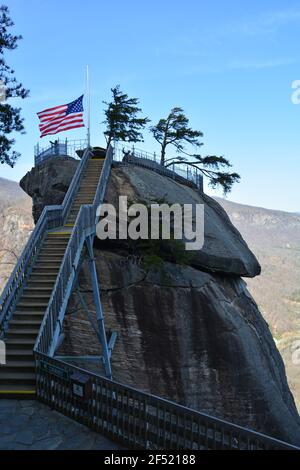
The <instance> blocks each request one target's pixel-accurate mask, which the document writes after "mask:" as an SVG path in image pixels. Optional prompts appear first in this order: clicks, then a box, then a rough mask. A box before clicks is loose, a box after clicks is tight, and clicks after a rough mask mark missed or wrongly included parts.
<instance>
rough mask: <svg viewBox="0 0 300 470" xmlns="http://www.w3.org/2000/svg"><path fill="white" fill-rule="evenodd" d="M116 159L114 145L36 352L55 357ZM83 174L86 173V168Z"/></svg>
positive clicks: (82, 216)
mask: <svg viewBox="0 0 300 470" xmlns="http://www.w3.org/2000/svg"><path fill="white" fill-rule="evenodd" d="M86 159H88V154H86V155H85V156H84V160H83V164H85V163H86ZM112 159H113V149H112V147H110V148H109V149H108V151H107V154H106V158H105V160H104V164H103V168H102V172H101V177H100V178H99V183H98V186H97V190H96V194H95V198H94V202H93V204H88V205H83V206H81V208H80V210H79V213H78V216H77V218H76V221H75V224H74V227H73V230H72V232H71V235H70V240H69V242H68V245H67V248H66V251H65V254H64V257H63V260H62V263H61V266H60V270H59V273H58V275H57V278H56V281H55V285H54V288H53V291H52V294H51V297H50V300H49V303H48V306H47V310H46V312H45V315H44V318H43V321H42V324H41V328H40V331H39V334H38V337H37V340H36V343H35V350H36V351H39V352H42V353H45V354H49V355H50V356H53V354H54V352H55V345H56V343H57V340H58V337H59V335H60V333H61V329H62V323H63V318H64V314H65V310H66V307H67V302H68V298H69V294H70V293H71V290H72V285H73V282H74V278H75V273H76V269H77V267H78V264H79V261H80V255H81V252H82V247H83V244H84V241H85V239H86V238H87V237H88V236H89V235H92V234H94V233H95V231H96V211H97V207H98V206H99V204H101V203H102V202H103V198H104V193H105V189H106V184H107V180H108V177H109V173H110V167H111V164H112ZM80 175H82V171H81V172H80ZM77 177H78V174H77V173H76V174H75V176H74V178H73V181H72V187H70V188H69V190H70V194H68V193H67V194H66V197H65V201H66V203H65V204H66V205H67V204H68V200H69V198H72V197H73V196H72V191H73V189H72V188H73V187H74V188H76V185H77V183H76V181H77ZM68 192H69V191H68Z"/></svg>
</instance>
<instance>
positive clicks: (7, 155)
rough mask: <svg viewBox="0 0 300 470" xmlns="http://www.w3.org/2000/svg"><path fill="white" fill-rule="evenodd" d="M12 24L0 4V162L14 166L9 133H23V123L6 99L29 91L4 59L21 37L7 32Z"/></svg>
mask: <svg viewBox="0 0 300 470" xmlns="http://www.w3.org/2000/svg"><path fill="white" fill-rule="evenodd" d="M13 25H14V23H13V21H12V20H11V18H10V16H9V10H8V8H7V7H6V6H4V5H2V6H0V86H1V92H0V162H1V163H3V164H4V163H6V164H7V165H10V166H11V167H13V166H14V164H15V162H16V160H17V159H18V157H19V156H20V154H19V153H18V152H16V151H15V150H13V149H12V147H13V146H14V144H15V139H14V138H10V137H9V135H10V134H11V133H12V132H21V133H23V134H24V125H23V119H22V117H21V109H20V108H16V107H13V106H12V105H11V104H9V103H8V101H7V100H9V101H10V99H11V98H26V96H28V93H29V91H28V90H26V89H25V88H24V87H23V85H22V84H21V83H19V82H18V81H17V80H16V78H15V76H14V73H15V72H14V70H13V69H12V68H11V67H10V66H9V65H7V63H6V61H5V52H6V51H7V50H12V49H16V47H17V43H18V41H19V40H20V39H21V38H22V37H21V36H15V35H13V34H11V33H10V32H9V30H10V28H11V27H12V26H13Z"/></svg>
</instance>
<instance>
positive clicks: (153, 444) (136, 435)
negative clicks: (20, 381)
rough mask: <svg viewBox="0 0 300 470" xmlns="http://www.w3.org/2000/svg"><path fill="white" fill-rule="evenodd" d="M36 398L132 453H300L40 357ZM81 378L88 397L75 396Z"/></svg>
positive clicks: (37, 354) (74, 367) (189, 410)
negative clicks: (223, 451)
mask: <svg viewBox="0 0 300 470" xmlns="http://www.w3.org/2000/svg"><path fill="white" fill-rule="evenodd" d="M35 359H36V372H37V382H36V383H37V397H38V399H39V400H41V401H42V402H44V403H46V404H47V405H49V406H51V408H53V409H55V410H57V411H59V412H61V413H63V414H64V415H66V416H69V417H70V418H72V419H74V420H76V421H78V422H80V423H82V424H85V425H86V426H89V427H90V428H91V429H93V430H94V431H98V432H101V433H102V434H105V435H107V436H108V437H110V438H111V439H112V440H114V441H119V442H120V443H121V444H123V445H125V446H126V447H129V448H134V449H164V450H168V449H176V450H180V449H183V450H203V449H223V450H228V449H231V450H272V449H284V450H299V448H297V447H295V446H293V445H290V444H287V443H285V442H282V441H280V440H277V439H274V438H271V437H268V436H266V435H264V434H261V433H258V432H255V431H251V430H249V429H247V428H243V427H241V426H237V425H234V424H232V423H229V422H227V421H224V420H221V419H218V418H213V417H211V416H209V415H207V414H205V413H201V412H198V411H195V410H192V409H190V408H186V407H184V406H181V405H178V404H176V403H174V402H171V401H168V400H165V399H163V398H160V397H157V396H154V395H151V394H149V393H145V392H141V391H138V390H135V389H134V388H132V387H128V386H126V385H123V384H120V383H118V382H116V381H113V380H109V379H106V378H104V377H102V376H99V375H96V374H94V373H92V372H88V371H86V370H84V369H81V368H79V367H76V366H73V365H71V364H68V363H66V362H64V361H61V360H58V359H53V358H49V357H47V356H46V355H43V354H40V353H36V354H35ZM78 374H80V377H81V379H84V382H85V387H86V388H85V391H84V392H83V394H81V395H79V396H78V395H76V393H75V391H74V387H73V384H74V381H75V377H77V376H78Z"/></svg>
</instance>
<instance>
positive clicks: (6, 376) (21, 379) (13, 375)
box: [0, 370, 35, 385]
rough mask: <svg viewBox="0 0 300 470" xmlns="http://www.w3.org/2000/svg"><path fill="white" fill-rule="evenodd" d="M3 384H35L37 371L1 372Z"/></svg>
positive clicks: (0, 382) (0, 380)
mask: <svg viewBox="0 0 300 470" xmlns="http://www.w3.org/2000/svg"><path fill="white" fill-rule="evenodd" d="M0 384H2V385H4V384H5V385H18V384H20V385H21V384H22V385H23V384H24V385H35V373H32V372H5V371H4V370H3V372H2V373H1V374H0Z"/></svg>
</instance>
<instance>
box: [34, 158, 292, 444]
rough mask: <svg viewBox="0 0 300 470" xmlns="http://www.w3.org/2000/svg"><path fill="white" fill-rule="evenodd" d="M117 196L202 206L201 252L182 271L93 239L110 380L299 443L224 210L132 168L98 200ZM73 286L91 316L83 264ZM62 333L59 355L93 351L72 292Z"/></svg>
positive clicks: (243, 250)
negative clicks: (108, 337)
mask: <svg viewBox="0 0 300 470" xmlns="http://www.w3.org/2000/svg"><path fill="white" fill-rule="evenodd" d="M72 171H73V168H72V169H71V170H70V173H72ZM27 184H28V185H29V187H30V177H29V176H28V180H27ZM48 191H50V189H49V190H48ZM49 194H50V193H49ZM119 195H127V196H128V199H129V200H130V201H133V202H141V201H144V202H146V203H151V202H153V201H155V202H157V200H161V199H164V200H166V201H168V202H170V203H172V202H179V203H189V202H191V203H196V202H204V204H205V245H204V249H203V250H201V251H200V252H198V253H197V254H196V257H193V259H192V262H191V264H190V265H185V266H181V265H179V264H176V263H169V262H166V261H164V262H163V263H162V264H161V265H159V266H150V267H149V266H148V267H146V266H145V264H143V261H141V260H140V259H136V258H134V257H132V256H131V255H130V253H129V252H128V251H127V246H126V244H125V243H124V244H120V243H117V242H114V241H111V242H109V243H104V242H101V241H99V240H97V239H96V241H95V257H96V262H97V269H98V276H99V283H100V287H101V295H102V303H103V309H104V312H105V320H106V328H107V332H108V334H109V331H112V330H114V331H117V333H118V339H117V343H116V346H115V349H114V352H113V356H112V366H113V374H114V378H115V379H116V380H118V381H121V382H124V383H126V384H130V385H133V386H134V387H136V388H139V389H143V390H146V391H149V392H151V393H154V394H157V395H160V396H164V397H166V398H169V399H172V400H176V401H178V402H180V403H183V404H185V405H188V406H191V407H193V408H196V409H198V410H200V411H204V412H207V413H210V414H211V415H214V416H218V417H220V418H224V419H227V420H230V421H232V422H234V423H236V424H240V425H244V426H248V427H250V428H252V429H256V430H258V431H261V432H264V433H266V434H269V435H272V436H275V437H277V438H281V439H283V440H286V441H289V442H292V443H296V444H300V420H299V415H298V413H297V410H296V407H295V404H294V400H293V397H292V395H291V393H290V390H289V388H288V385H287V381H286V375H285V370H284V366H283V362H282V359H281V357H280V355H279V353H278V351H277V349H276V346H275V343H274V341H273V339H272V335H271V333H270V331H269V328H268V325H267V324H266V322H265V320H264V319H263V317H262V315H261V314H260V312H259V310H258V308H257V305H256V303H255V301H254V300H253V298H252V297H251V296H250V294H249V293H248V291H247V289H246V285H245V283H244V281H243V280H242V279H241V278H240V276H241V275H243V276H245V275H247V276H254V275H256V274H258V273H259V271H260V267H259V264H258V262H257V261H256V258H255V257H254V255H253V254H252V253H251V252H250V250H249V248H248V247H247V245H246V243H245V242H244V241H243V239H242V237H241V236H240V234H239V232H238V231H237V230H236V229H235V228H234V226H233V225H232V224H231V222H230V221H229V219H228V217H227V215H226V213H225V212H224V210H223V209H221V207H220V206H219V204H218V203H216V202H215V201H213V200H212V199H211V198H209V197H208V196H205V195H200V194H198V193H196V192H195V191H194V190H192V189H191V188H189V187H186V186H183V185H180V184H178V183H176V182H174V181H172V180H170V179H167V178H164V177H161V176H159V175H157V174H155V173H153V172H151V171H150V170H145V169H141V168H137V167H132V166H129V167H117V168H114V169H113V170H112V174H111V177H110V181H109V186H108V190H107V194H106V200H107V201H108V202H112V203H115V204H116V203H117V198H118V196H119ZM41 196H42V193H41ZM40 201H42V198H41V199H40ZM47 203H49V201H47ZM80 287H81V289H82V291H83V292H84V295H85V298H86V300H87V302H88V304H89V306H90V310H91V311H93V300H92V296H91V283H90V279H89V274H88V268H87V262H86V261H85V262H84V265H83V269H82V272H81V274H80ZM64 331H65V335H66V339H65V341H64V343H63V344H62V346H61V349H60V353H61V354H64V353H66V354H80V355H84V354H90V353H91V354H99V353H101V351H100V347H99V344H98V341H97V338H96V335H95V333H94V332H93V330H92V327H91V325H90V324H89V321H88V319H87V317H86V314H85V312H84V311H83V310H82V309H81V308H80V305H79V303H78V299H77V297H76V294H73V295H72V297H71V299H70V302H69V306H68V315H67V316H66V318H65V322H64ZM85 366H86V364H85ZM94 367H95V368H96V370H98V371H101V369H100V366H94ZM101 372H102V371H101Z"/></svg>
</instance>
